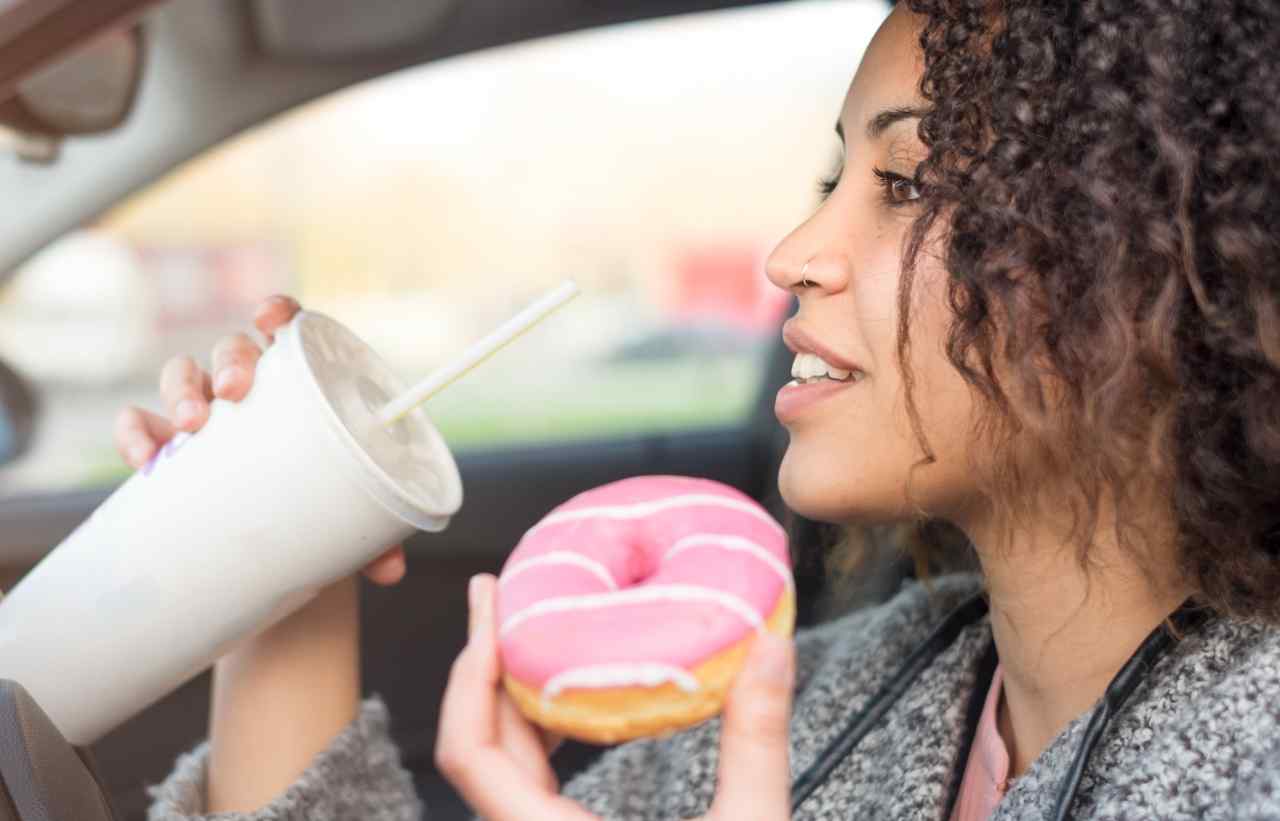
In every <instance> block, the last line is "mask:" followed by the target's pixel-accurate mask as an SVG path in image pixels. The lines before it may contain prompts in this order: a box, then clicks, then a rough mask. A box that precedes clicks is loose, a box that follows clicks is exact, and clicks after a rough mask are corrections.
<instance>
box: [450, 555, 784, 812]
mask: <svg viewBox="0 0 1280 821" xmlns="http://www.w3.org/2000/svg"><path fill="white" fill-rule="evenodd" d="M496 581H497V580H496V579H495V578H494V577H493V576H490V575H487V574H483V575H479V576H476V577H475V578H473V579H472V580H471V585H470V588H469V589H468V601H469V602H470V607H471V614H470V620H469V627H470V638H469V641H468V642H467V646H466V648H465V649H464V650H463V651H462V653H461V654H460V655H459V656H458V658H457V660H456V661H455V662H454V664H453V670H452V672H451V673H450V675H449V685H448V688H447V689H446V690H445V695H444V704H443V706H442V708H441V720H440V733H439V736H438V738H437V742H436V766H437V767H438V768H439V770H440V771H441V773H443V774H444V775H445V777H446V778H448V779H449V781H450V782H452V783H453V785H454V787H456V788H457V789H458V792H460V793H461V794H462V796H463V797H464V798H465V799H466V800H467V802H468V803H469V804H470V805H471V807H472V809H473V810H475V811H476V812H477V813H478V814H479V815H481V816H483V817H484V818H486V819H488V821H523V820H524V819H528V818H537V819H540V821H587V819H595V818H596V816H594V815H592V814H591V813H589V812H587V811H586V810H584V809H583V808H582V807H580V806H578V805H577V804H575V803H574V802H573V801H570V800H569V799H567V798H564V797H563V796H561V795H559V784H558V783H557V781H556V776H555V773H554V772H553V771H552V769H551V765H550V764H549V762H548V760H547V758H548V756H549V755H550V753H551V751H552V750H553V749H554V748H555V746H556V745H557V744H558V743H559V739H556V738H554V737H552V736H550V735H548V734H547V733H546V732H544V731H542V730H540V729H538V728H537V727H535V726H534V725H533V724H531V723H530V722H529V721H528V720H527V719H525V718H524V716H523V715H521V714H520V712H519V710H517V708H516V706H515V704H514V703H513V702H512V701H511V699H510V698H509V697H508V696H507V694H506V691H505V689H504V688H503V686H502V681H501V666H500V662H499V659H498V642H497V626H496V624H495V623H494V612H495V605H494V592H495V590H496ZM794 666H795V662H794V649H793V645H792V642H791V641H790V640H789V639H782V638H779V637H777V636H774V635H772V634H769V633H763V634H760V635H759V636H758V637H757V639H756V641H755V644H754V646H753V647H752V649H751V653H750V655H749V656H748V658H747V662H746V666H745V667H744V668H743V670H742V673H741V674H740V675H739V676H738V679H737V681H735V682H734V685H733V689H732V690H731V691H730V693H729V697H728V700H727V701H726V703H725V710H724V715H723V719H722V724H721V737H720V769H719V777H718V787H717V790H716V797H715V801H714V802H713V803H712V805H711V812H710V813H708V814H707V815H706V816H705V818H704V821H785V819H788V818H790V817H791V799H790V795H791V773H790V767H789V764H788V750H789V746H790V745H789V743H788V725H789V723H790V717H791V688H792V681H793V678H794ZM623 788H624V789H625V786H623Z"/></svg>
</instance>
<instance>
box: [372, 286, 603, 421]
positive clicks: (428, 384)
mask: <svg viewBox="0 0 1280 821" xmlns="http://www.w3.org/2000/svg"><path fill="white" fill-rule="evenodd" d="M577 295H578V286H577V284H576V283H575V282H574V281H573V280H566V281H565V282H563V283H561V285H560V287H558V288H556V289H555V290H554V291H552V292H551V293H549V294H547V295H546V296H544V297H542V299H539V300H538V301H537V302H535V303H533V304H532V305H530V306H529V307H528V308H525V309H524V310H523V311H521V312H520V313H518V314H516V315H515V316H513V317H512V318H511V319H509V320H507V321H506V322H505V323H503V324H502V326H501V327H499V328H498V329H497V330H496V331H494V332H493V333H491V334H489V335H488V336H486V337H485V338H484V339H481V340H480V341H479V342H477V343H476V344H474V345H472V346H471V347H470V348H468V349H467V351H466V352H465V353H463V354H462V356H461V357H459V358H458V359H456V360H454V361H453V362H451V363H449V364H448V365H445V366H444V367H442V368H440V369H438V370H437V371H436V372H435V373H433V374H431V375H430V376H428V377H427V378H426V379H424V380H422V381H421V382H419V383H418V384H416V385H414V386H413V387H412V388H410V389H409V390H407V391H405V392H404V393H403V394H401V395H400V396H397V397H396V398H395V399H393V400H391V401H390V402H388V403H387V405H386V407H384V408H383V409H382V410H381V411H379V412H378V420H379V421H380V422H382V424H384V425H389V424H391V423H393V422H397V421H399V420H400V419H401V417H403V416H404V415H405V414H407V413H408V412H409V411H411V410H413V409H414V408H416V407H418V405H421V404H422V403H423V402H425V401H427V400H428V399H430V398H431V397H432V396H434V395H435V394H436V393H437V392H438V391H440V390H441V389H443V388H445V387H447V386H448V385H450V384H451V383H453V382H454V380H456V379H458V377H460V376H462V375H463V374H465V373H466V372H467V371H469V370H471V369H472V368H474V367H475V366H476V365H479V364H480V363H481V362H483V361H485V360H486V359H488V358H489V357H490V356H493V354H494V353H495V352H497V351H498V350H499V349H501V348H503V347H504V346H506V345H507V344H509V343H510V342H511V341H512V340H514V339H515V338H516V337H518V336H520V335H521V334H523V333H524V332H525V331H527V330H529V329H530V328H532V327H533V326H534V325H536V324H538V323H539V322H540V321H542V320H543V319H545V318H546V317H547V316H548V315H549V314H550V313H551V312H552V311H554V310H555V309H556V308H559V307H560V306H561V305H564V304H565V303H566V302H568V301H569V300H571V299H573V298H574V297H575V296H577Z"/></svg>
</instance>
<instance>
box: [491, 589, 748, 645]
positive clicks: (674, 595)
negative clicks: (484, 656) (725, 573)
mask: <svg viewBox="0 0 1280 821" xmlns="http://www.w3.org/2000/svg"><path fill="white" fill-rule="evenodd" d="M655 601H693V602H710V603H712V604H718V605H720V606H721V607H723V608H725V609H726V610H730V611H732V612H734V613H736V614H737V615H739V616H741V617H742V620H743V621H745V622H747V624H749V625H751V626H752V627H753V628H755V629H756V630H762V629H764V620H763V619H762V618H761V616H760V614H759V613H757V612H756V610H755V608H754V607H752V606H751V605H750V604H748V603H747V602H746V601H744V600H742V599H741V598H739V597H738V596H735V595H733V594H732V593H726V592H725V591H723V590H713V589H711V588H709V587H700V586H698V585H696V584H654V585H648V586H644V587H629V588H627V589H625V590H618V591H615V592H611V593H586V594H583V595H580V596H557V597H555V598H550V599H543V600H542V601H540V602H534V603H533V604H531V605H529V606H528V607H526V608H524V609H523V610H519V611H517V612H515V613H513V614H512V615H511V617H510V618H508V619H507V620H506V621H505V622H503V623H502V628H501V629H500V630H499V631H498V633H499V635H506V634H507V633H510V632H511V631H512V630H514V629H516V628H517V627H519V626H520V625H521V624H524V623H525V622H526V621H528V620H529V619H534V618H537V617H538V616H545V615H547V614H549V613H567V612H570V611H573V610H595V609H599V608H602V607H619V606H622V605H627V604H643V603H646V602H655Z"/></svg>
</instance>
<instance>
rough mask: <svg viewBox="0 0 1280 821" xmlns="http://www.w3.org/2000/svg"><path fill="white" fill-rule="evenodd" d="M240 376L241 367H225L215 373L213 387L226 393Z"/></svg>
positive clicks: (219, 391)
mask: <svg viewBox="0 0 1280 821" xmlns="http://www.w3.org/2000/svg"><path fill="white" fill-rule="evenodd" d="M239 376H240V369H239V368H223V369H222V370H220V371H218V372H217V373H216V374H214V375H213V389H214V390H215V391H216V392H218V393H226V392H227V390H229V389H230V388H231V386H232V385H233V384H234V383H235V382H236V379H237V377H239Z"/></svg>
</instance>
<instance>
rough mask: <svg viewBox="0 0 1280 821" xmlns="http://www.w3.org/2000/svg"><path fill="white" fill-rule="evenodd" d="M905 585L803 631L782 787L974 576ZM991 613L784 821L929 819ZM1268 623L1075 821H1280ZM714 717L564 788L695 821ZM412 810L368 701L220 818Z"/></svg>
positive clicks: (1139, 694)
mask: <svg viewBox="0 0 1280 821" xmlns="http://www.w3.org/2000/svg"><path fill="white" fill-rule="evenodd" d="M933 587H934V589H933V592H932V593H930V592H928V591H927V590H926V589H925V588H924V586H922V585H920V584H916V583H910V584H908V586H907V587H906V588H905V589H904V590H903V591H902V592H901V593H899V594H898V595H897V596H896V597H895V598H894V599H893V600H892V601H890V602H889V603H887V604H885V605H883V606H880V607H875V608H870V609H867V610H861V611H857V612H854V613H852V614H850V615H848V616H846V617H844V618H842V619H839V620H837V621H833V622H830V623H827V624H824V625H821V626H819V627H817V628H814V629H812V630H808V631H804V632H802V633H801V634H800V635H799V637H798V644H799V666H798V670H797V682H796V686H797V690H796V701H795V711H794V716H793V719H792V724H791V767H792V774H793V776H794V775H796V774H798V773H799V772H801V771H803V770H804V769H805V768H806V767H807V766H808V765H809V764H810V763H811V762H812V761H813V760H814V758H815V757H816V756H817V755H818V753H819V752H820V751H821V750H822V749H823V747H824V746H825V745H826V744H827V743H828V742H829V741H830V740H831V739H832V738H833V737H834V736H836V735H837V734H838V733H839V732H840V729H841V728H842V726H843V725H844V723H845V722H846V720H847V719H848V717H849V716H850V715H852V714H853V713H854V712H855V711H857V710H859V709H861V708H862V707H863V705H865V704H866V702H867V701H868V700H869V699H870V698H871V696H872V695H873V694H874V693H875V692H876V691H877V689H878V688H879V687H880V685H881V684H882V683H883V682H884V681H885V680H886V679H887V678H888V677H889V676H891V675H892V674H893V672H894V671H895V670H896V668H897V667H898V665H899V664H901V662H902V660H903V659H904V658H905V657H906V656H907V655H908V654H909V653H910V652H911V650H913V649H914V648H915V647H916V646H917V645H918V644H919V643H920V642H921V641H922V640H923V639H924V638H925V637H926V636H927V635H928V634H929V632H930V630H931V629H932V628H933V627H934V626H935V625H936V624H937V623H938V622H939V621H941V620H942V618H943V617H944V616H945V615H946V613H947V612H948V611H949V610H950V609H952V608H953V607H955V606H956V605H957V604H958V603H959V602H961V601H963V600H964V599H965V598H967V597H968V596H969V595H972V594H973V593H974V592H976V591H977V589H978V581H977V579H976V578H974V577H972V576H953V577H948V578H943V579H939V580H937V581H936V582H935V583H934V585H933ZM990 636H991V629H990V624H989V622H988V621H987V620H986V619H983V620H982V621H980V622H978V623H976V624H974V625H972V626H970V627H968V628H966V629H965V630H964V631H963V632H961V634H960V635H959V637H958V638H957V639H956V641H955V642H954V643H953V644H952V645H951V646H950V647H949V648H947V649H946V650H945V651H943V652H942V653H941V655H939V656H938V657H937V659H936V660H935V661H934V662H933V664H932V665H930V666H929V667H928V669H926V670H925V671H924V673H923V674H922V675H921V676H920V677H919V678H917V679H916V680H915V681H914V682H913V683H912V684H911V685H910V686H909V687H908V689H907V690H906V692H905V693H904V694H903V696H902V697H901V698H900V699H899V701H898V702H897V703H896V704H895V705H894V706H893V707H892V708H891V709H890V710H889V712H888V713H887V714H886V715H885V717H884V719H883V720H882V721H881V722H880V723H879V724H878V725H877V726H876V727H875V728H874V729H872V730H871V732H870V733H869V734H868V735H867V736H866V737H865V738H863V740H862V742H861V743H860V744H859V745H858V746H857V747H856V748H855V749H854V750H853V752H852V753H851V754H850V755H849V756H848V757H847V758H846V759H845V760H844V761H843V762H841V763H840V765H839V766H838V767H837V768H836V769H835V771H834V772H833V773H832V775H831V777H830V779H828V781H827V782H826V783H825V784H823V785H822V786H821V787H819V788H818V790H817V791H816V792H815V793H814V794H813V795H811V796H810V798H809V799H808V800H807V801H806V802H805V803H804V804H803V805H802V806H801V807H800V809H799V811H798V812H797V813H796V815H795V818H796V819H812V820H813V821H818V819H823V821H826V820H828V819H830V821H835V820H836V819H840V821H844V820H845V819H849V818H875V819H911V820H912V821H916V819H941V818H942V816H943V813H944V804H945V802H946V800H947V797H948V794H949V790H950V787H951V784H952V780H953V778H954V776H955V772H956V766H957V762H958V760H959V759H960V756H961V753H962V750H963V748H964V742H965V738H964V735H965V734H966V721H965V713H966V708H967V706H968V702H969V697H970V695H971V693H972V691H973V689H974V687H975V681H976V676H977V667H978V661H979V658H980V656H981V655H982V652H983V650H984V649H985V648H986V646H987V644H988V642H989V641H990ZM1091 714H1092V711H1090V712H1088V713H1085V714H1084V715H1082V716H1080V717H1079V718H1077V719H1076V720H1075V721H1073V722H1072V723H1071V724H1070V725H1069V726H1068V727H1067V728H1066V729H1065V730H1063V731H1062V733H1061V734H1059V735H1058V737H1057V738H1055V739H1054V740H1053V742H1052V743H1051V744H1050V745H1049V747H1048V748H1047V749H1046V750H1044V752H1043V753H1041V755H1040V756H1039V758H1037V759H1036V761H1035V762H1034V763H1033V764H1032V766H1031V769H1030V770H1028V771H1027V772H1026V773H1025V774H1024V775H1023V776H1021V777H1020V778H1018V779H1017V780H1016V781H1015V782H1014V784H1013V786H1012V787H1011V788H1010V790H1009V792H1008V794H1007V795H1006V796H1005V798H1004V799H1003V801H1001V803H1000V805H999V807H998V808H997V810H996V812H995V814H994V815H993V816H992V818H993V821H1009V819H1027V818H1044V817H1046V816H1047V815H1048V814H1049V812H1050V810H1051V808H1052V806H1053V803H1054V800H1055V798H1056V795H1057V792H1058V786H1059V783H1060V781H1061V780H1062V778H1063V776H1064V774H1065V773H1066V771H1067V769H1068V767H1069V766H1070V763H1071V759H1072V756H1073V753H1074V751H1075V749H1076V746H1077V744H1078V743H1079V741H1080V739H1081V735H1082V733H1083V731H1084V728H1085V726H1086V725H1087V724H1088V720H1089V717H1090V715H1091ZM1278 723H1280V630H1276V629H1274V628H1266V627H1260V626H1256V625H1250V624H1244V623H1240V622H1232V621H1227V620H1217V621H1214V622H1211V623H1210V624H1208V625H1207V626H1205V627H1202V628H1200V629H1198V630H1197V631H1195V632H1193V633H1192V634H1191V635H1189V636H1188V637H1187V638H1185V639H1184V640H1182V641H1181V642H1179V643H1178V644H1177V645H1175V647H1174V649H1173V650H1171V651H1170V652H1169V653H1168V654H1167V655H1166V656H1165V657H1164V658H1163V659H1161V660H1160V661H1159V662H1158V663H1157V664H1156V665H1155V667H1154V668H1153V669H1152V670H1151V671H1150V672H1149V674H1148V675H1147V677H1146V678H1145V680H1144V681H1143V683H1142V684H1140V685H1139V687H1138V689H1137V690H1136V691H1135V692H1134V693H1133V695H1132V697H1131V698H1130V699H1129V702H1128V704H1127V705H1126V706H1125V708H1124V710H1123V711H1122V712H1121V713H1120V714H1119V715H1117V716H1116V717H1114V718H1113V719H1112V721H1111V724H1110V726H1109V728H1108V729H1107V732H1106V734H1105V735H1104V736H1103V738H1102V739H1101V742H1100V743H1099V745H1098V746H1097V747H1096V748H1095V751H1094V753H1093V756H1092V757H1091V759H1090V761H1089V766H1088V768H1087V769H1086V771H1085V774H1084V777H1083V779H1082V780H1081V784H1080V789H1079V793H1078V797H1077V799H1076V802H1075V804H1074V805H1073V812H1072V817H1074V818H1106V819H1143V818H1150V819H1161V821H1176V820H1177V819H1203V818H1207V819H1225V818H1235V819H1264V818H1274V819H1280V727H1278V726H1277V725H1278ZM718 730H719V723H718V721H710V722H707V723H705V724H702V725H700V726H698V727H696V728H694V729H692V730H689V731H687V732H684V733H680V734H677V735H675V736H672V737H670V738H667V739H661V740H646V741H640V742H634V743H631V744H627V745H624V746H622V747H619V748H617V749H615V750H612V751H610V752H609V753H607V754H605V756H604V757H603V758H601V759H600V761H598V762H597V763H596V765H595V766H594V767H592V768H591V769H590V770H588V771H586V772H585V773H583V774H581V775H580V776H578V777H577V778H575V779H573V781H571V782H570V783H569V784H568V785H567V786H566V787H565V793H566V794H567V795H569V796H571V797H573V798H574V799H576V800H577V801H579V802H580V803H581V804H583V805H584V806H586V807H587V808H588V809H591V810H593V811H595V812H596V813H598V814H600V815H601V816H603V817H605V818H609V819H614V818H617V819H633V818H634V819H677V818H693V817H697V816H699V815H701V814H702V813H704V812H706V811H707V809H708V807H709V806H710V804H711V799H712V797H713V795H714V792H715V772H716V756H717V752H718V749H717V748H718V738H717V734H718ZM203 756H204V753H203V751H202V750H197V751H196V753H194V754H192V755H191V756H188V757H185V758H184V759H183V760H181V761H180V762H179V766H178V768H177V770H176V771H175V772H174V774H173V775H172V776H170V778H169V780H168V781H167V782H166V783H165V784H164V785H162V786H161V787H159V788H158V789H157V790H156V791H155V797H156V804H155V806H154V807H153V808H152V811H151V816H150V817H151V821H192V819H195V818H198V817H201V816H200V815H199V814H200V812H201V796H202V794H203V772H204V757H203ZM420 812H421V810H420V808H419V806H418V803H417V801H416V799H415V798H414V796H413V794H412V788H411V785H410V783H409V779H408V777H407V776H406V775H405V774H404V772H403V771H402V770H401V769H400V768H399V765H398V763H397V759H396V755H395V751H394V749H393V748H392V747H391V744H390V742H389V741H388V739H387V736H386V717H385V713H384V711H383V709H382V708H381V706H380V705H378V704H376V703H370V704H367V705H366V706H365V710H364V712H363V714H362V716H361V717H360V718H359V719H358V720H357V722H356V723H355V724H354V725H353V726H352V727H350V728H348V730H347V731H346V732H344V733H343V735H342V736H341V737H340V738H339V739H338V740H337V741H336V742H335V744H334V746H333V747H332V748H331V749H330V750H328V751H326V752H325V753H323V754H321V756H320V757H318V758H317V760H316V762H315V764H314V765H313V766H312V767H311V769H310V770H308V771H307V773H305V774H304V775H303V776H302V778H301V779H300V780H299V782H298V783H297V784H296V785H295V786H294V787H293V788H291V789H290V790H289V791H288V792H287V793H286V794H285V795H284V796H282V797H281V798H280V799H279V800H278V801H277V802H276V803H274V804H272V805H271V806H270V807H267V808H265V809H264V810H262V811H260V812H257V813H253V814H251V815H244V816H241V815H235V816H232V815H222V816H217V818H219V819H225V821H232V820H233V819H234V820H235V821H302V819H307V821H337V820H338V819H344V821H345V819H367V821H392V820H393V819H394V821H401V819H411V818H418V817H420V816H419V815H418V814H419V813H420Z"/></svg>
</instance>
